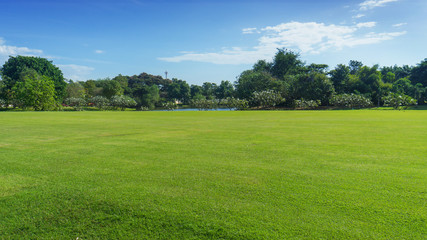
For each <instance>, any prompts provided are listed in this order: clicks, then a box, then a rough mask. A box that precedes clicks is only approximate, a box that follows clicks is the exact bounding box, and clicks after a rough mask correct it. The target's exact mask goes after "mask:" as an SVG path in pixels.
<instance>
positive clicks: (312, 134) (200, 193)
mask: <svg viewBox="0 0 427 240" xmlns="http://www.w3.org/2000/svg"><path fill="white" fill-rule="evenodd" d="M426 236H427V111H415V110H413V111H380V110H354V111H246V112H0V239H76V238H77V237H78V238H79V239H425V238H426Z"/></svg>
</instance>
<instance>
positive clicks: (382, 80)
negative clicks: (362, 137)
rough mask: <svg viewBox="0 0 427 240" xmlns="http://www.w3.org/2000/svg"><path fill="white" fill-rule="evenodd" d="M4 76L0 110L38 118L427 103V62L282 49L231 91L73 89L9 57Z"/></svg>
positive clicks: (158, 82)
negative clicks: (325, 59)
mask: <svg viewBox="0 0 427 240" xmlns="http://www.w3.org/2000/svg"><path fill="white" fill-rule="evenodd" d="M0 74H1V80H0V107H12V108H16V107H18V108H22V109H33V110H54V109H61V108H64V106H66V107H70V108H73V109H75V110H82V109H85V108H87V107H95V108H98V109H121V110H124V109H126V108H136V109H138V110H150V109H155V108H165V109H173V108H176V107H177V105H178V104H182V105H190V106H193V107H197V108H199V109H210V108H218V107H227V108H230V109H233V108H234V109H248V108H257V109H260V108H264V109H269V108H281V107H284V108H299V109H312V108H318V107H319V106H336V107H343V108H345V107H348V108H355V107H358V108H362V107H370V106H392V107H395V108H399V107H400V106H404V105H413V104H425V102H426V100H427V59H424V60H423V61H421V62H420V63H419V64H417V65H416V66H408V65H404V66H397V65H395V66H391V67H380V66H378V65H374V66H365V65H364V64H363V63H362V62H359V61H355V60H352V61H350V62H349V64H348V65H345V64H339V65H337V66H336V67H335V68H334V69H332V70H329V66H328V65H326V64H306V63H305V62H303V61H302V60H301V59H300V56H299V54H298V53H295V52H293V51H290V50H286V49H278V51H277V53H276V54H275V56H274V58H273V60H272V61H271V62H268V61H266V60H259V61H258V62H256V63H255V64H254V65H253V67H252V69H249V70H246V71H244V72H242V73H241V74H240V75H239V76H238V77H237V79H236V81H235V82H234V83H232V82H230V81H221V83H219V84H216V83H211V82H204V83H203V84H202V85H194V84H192V85H190V84H188V83H187V82H186V81H185V80H181V79H176V78H172V79H165V78H163V77H161V76H155V75H151V74H148V73H141V74H139V75H134V76H124V75H118V76H116V77H114V78H105V79H98V80H87V81H72V80H66V79H64V77H63V74H62V72H61V70H60V69H59V68H58V67H56V66H55V65H54V64H53V63H52V62H51V61H48V60H47V59H44V58H39V57H28V56H16V57H10V58H9V59H8V61H6V63H5V64H4V65H3V67H2V68H1V72H0Z"/></svg>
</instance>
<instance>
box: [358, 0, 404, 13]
mask: <svg viewBox="0 0 427 240" xmlns="http://www.w3.org/2000/svg"><path fill="white" fill-rule="evenodd" d="M397 1H399V0H366V1H364V2H362V3H361V4H359V6H360V10H361V11H366V10H369V9H373V8H376V7H383V6H384V5H386V4H387V3H391V2H397Z"/></svg>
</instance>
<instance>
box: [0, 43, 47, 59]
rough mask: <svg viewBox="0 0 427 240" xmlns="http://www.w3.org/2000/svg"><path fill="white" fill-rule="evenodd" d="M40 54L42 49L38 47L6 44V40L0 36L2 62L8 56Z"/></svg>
mask: <svg viewBox="0 0 427 240" xmlns="http://www.w3.org/2000/svg"><path fill="white" fill-rule="evenodd" d="M42 54H43V51H42V50H39V49H31V48H28V47H17V46H10V45H6V41H5V40H4V39H3V38H0V61H2V62H3V61H6V60H7V59H8V58H9V56H16V55H23V56H40V55H42Z"/></svg>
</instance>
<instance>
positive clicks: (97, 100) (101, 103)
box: [89, 96, 110, 109]
mask: <svg viewBox="0 0 427 240" xmlns="http://www.w3.org/2000/svg"><path fill="white" fill-rule="evenodd" d="M89 102H91V103H93V106H95V107H97V108H99V109H106V108H107V107H108V106H110V101H109V100H108V98H106V97H103V96H95V97H92V98H90V99H89Z"/></svg>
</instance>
